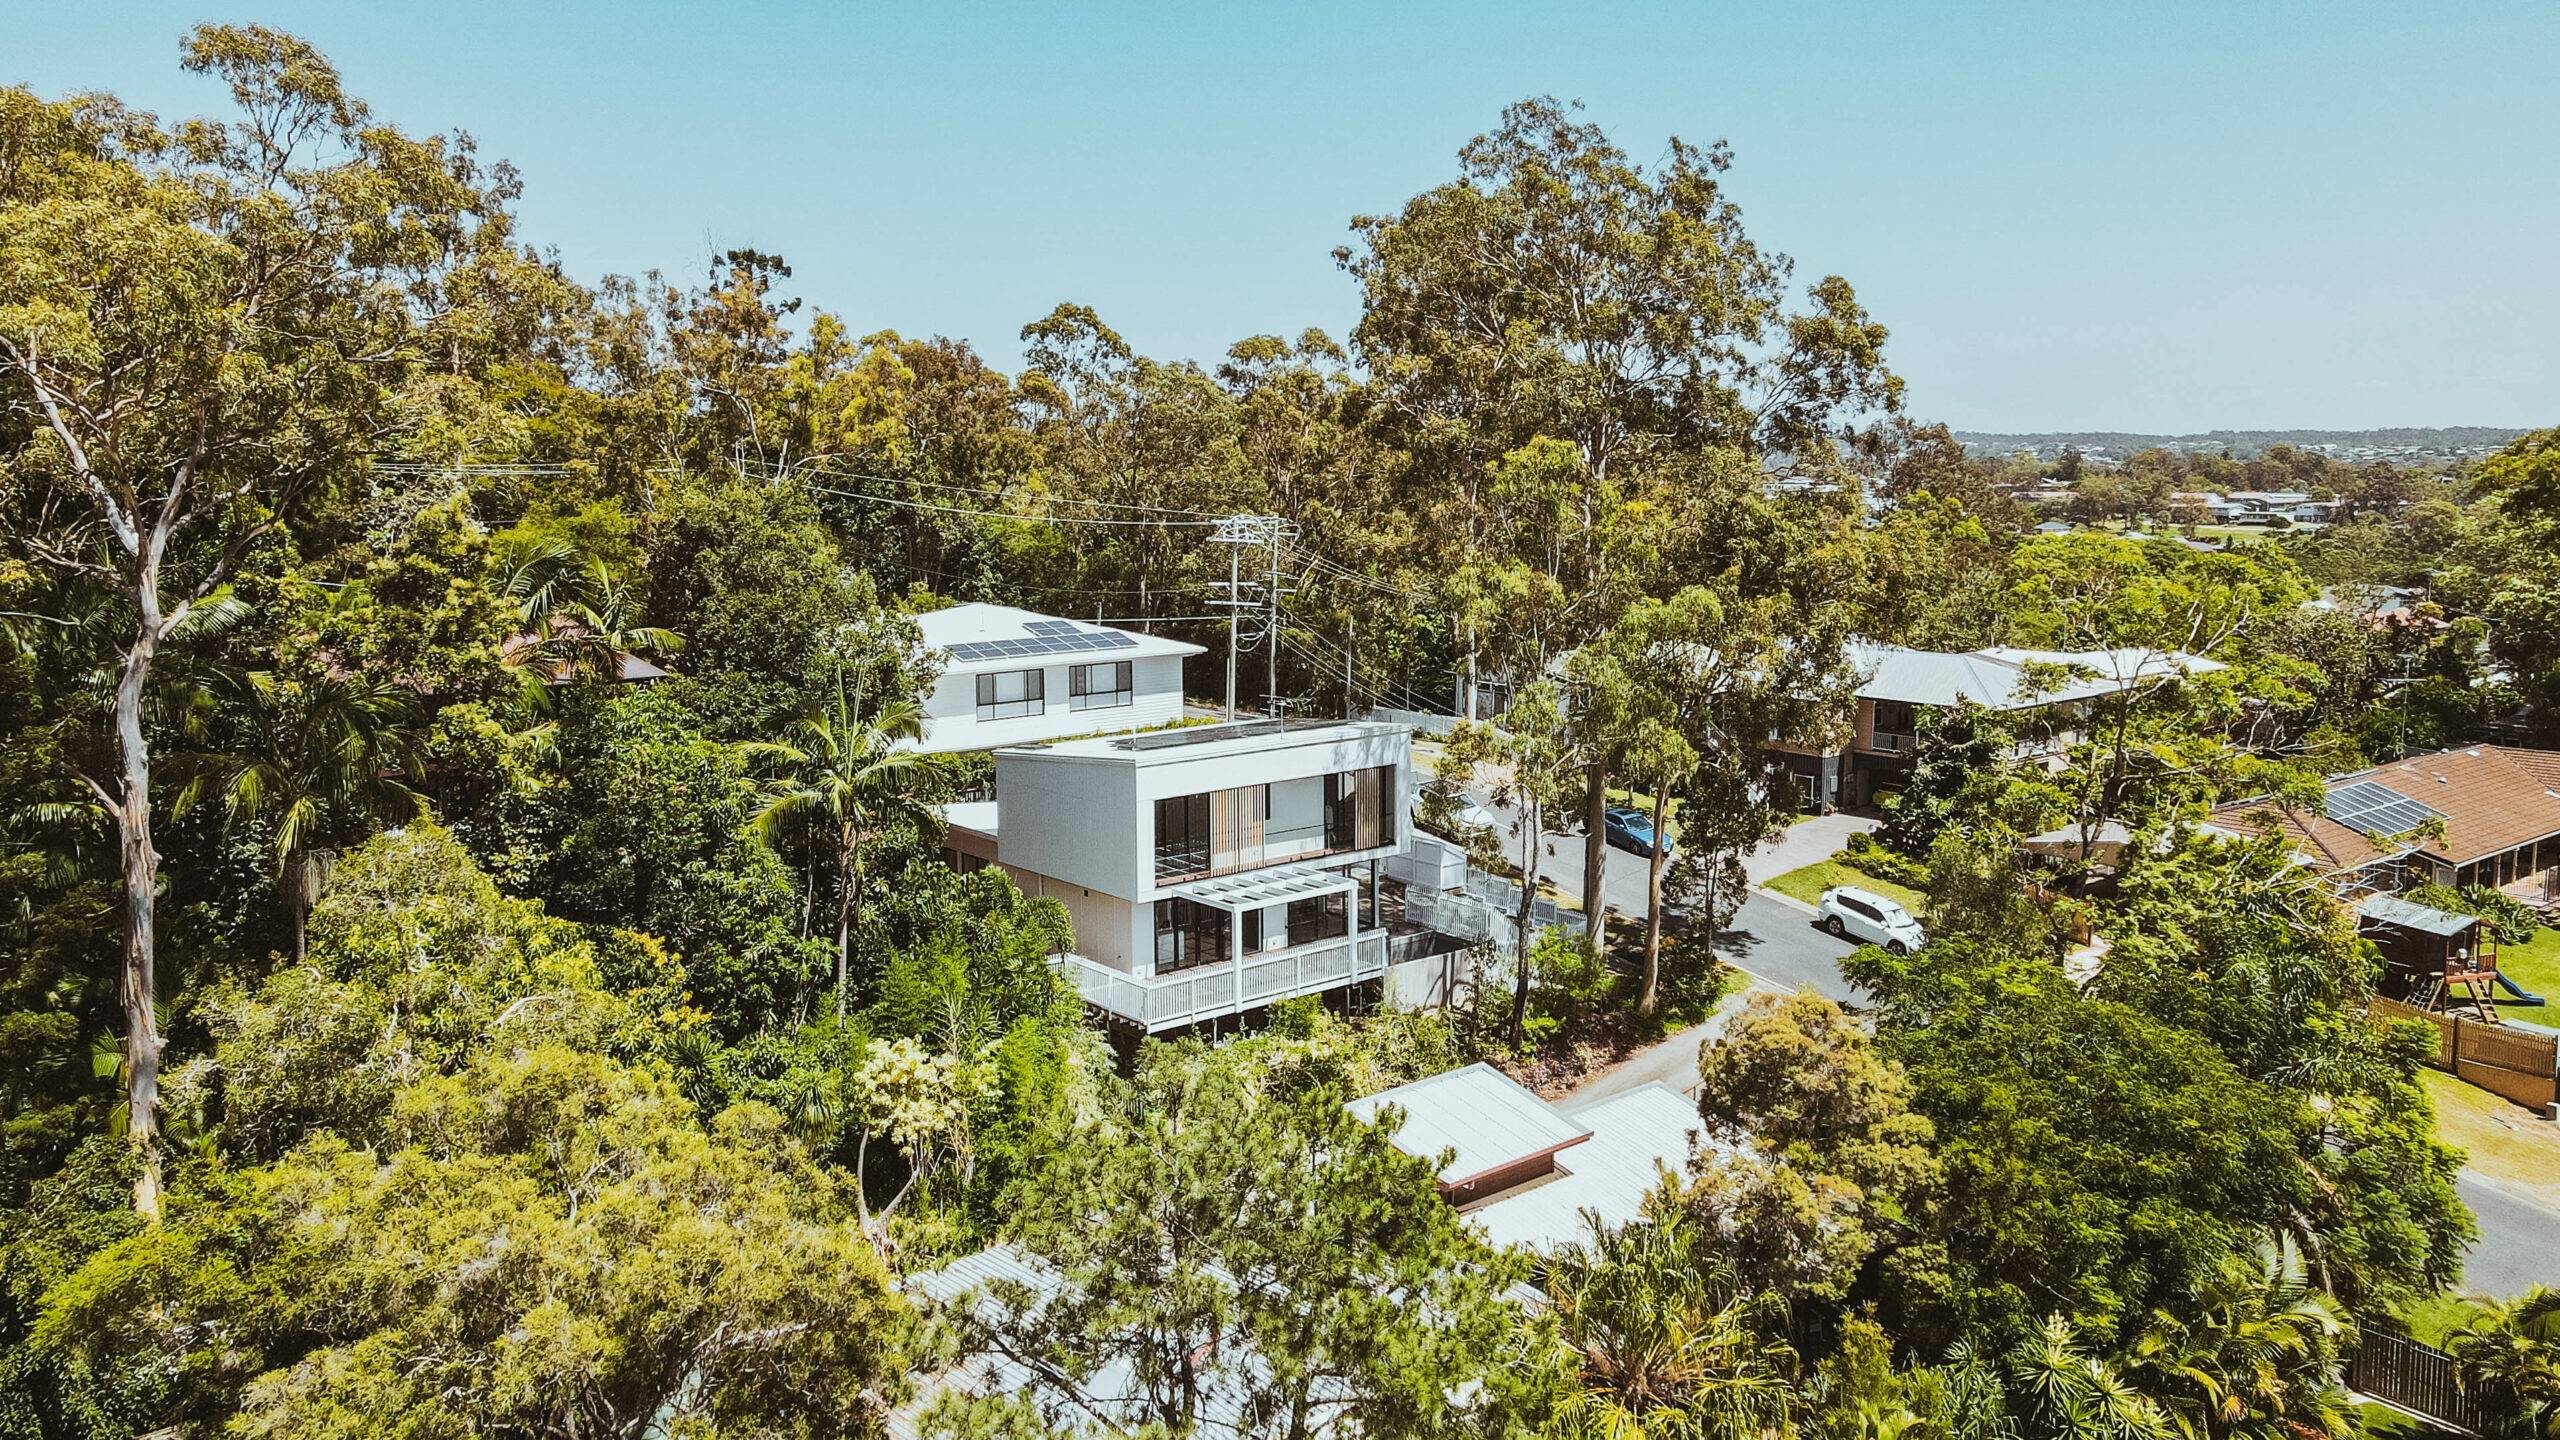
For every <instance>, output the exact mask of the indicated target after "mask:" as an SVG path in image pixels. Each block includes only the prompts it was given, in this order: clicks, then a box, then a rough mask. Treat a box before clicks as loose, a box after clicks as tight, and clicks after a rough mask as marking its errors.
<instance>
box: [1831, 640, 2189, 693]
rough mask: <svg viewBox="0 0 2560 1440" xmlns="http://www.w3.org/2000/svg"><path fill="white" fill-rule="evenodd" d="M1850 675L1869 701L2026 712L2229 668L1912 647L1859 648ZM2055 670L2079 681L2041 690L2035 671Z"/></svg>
mask: <svg viewBox="0 0 2560 1440" xmlns="http://www.w3.org/2000/svg"><path fill="white" fill-rule="evenodd" d="M1848 662H1849V668H1850V669H1851V670H1853V671H1855V672H1856V673H1858V674H1860V675H1863V676H1866V677H1867V679H1866V682H1865V683H1864V684H1862V685H1860V686H1859V687H1858V690H1857V694H1858V698H1860V699H1862V700H1897V701H1901V702H1903V703H1905V704H1910V705H1936V706H1952V705H1960V704H1968V703H1969V704H1974V705H1980V706H1983V707H1985V708H1987V709H1992V710H2023V709H2028V708H2031V707H2033V706H2038V705H2057V704H2061V703H2063V702H2065V701H2071V700H2087V699H2091V698H2094V697H2096V696H2100V695H2113V694H2115V693H2117V692H2118V691H2121V690H2125V689H2129V688H2131V687H2132V686H2133V685H2135V684H2137V683H2139V682H2141V681H2145V680H2155V679H2163V678H2166V677H2168V676H2171V675H2179V674H2186V675H2201V674H2205V673H2207V672H2209V671H2214V670H2219V669H2221V668H2222V664H2221V662H2220V661H2216V660H2208V659H2205V658H2204V657H2203V656H2200V655H2172V654H2164V653H2162V652H2160V651H2157V650H2142V649H2135V648H2120V649H2114V650H2027V649H2021V648H2019V647H2016V646H2010V645H1995V646H1991V647H1989V648H1987V649H1982V650H1959V651H1944V650H1914V649H1912V648H1910V647H1909V646H1906V645H1879V644H1875V643H1873V642H1871V641H1864V640H1860V641H1853V642H1851V643H1850V645H1849V647H1848ZM2037 665H2041V666H2054V667H2062V668H2067V669H2070V670H2072V671H2075V672H2086V673H2082V674H2075V675H2074V676H2073V678H2070V679H2066V680H2062V681H2060V682H2058V683H2055V684H2051V685H2047V686H2038V685H2036V684H2034V683H2033V682H2032V681H2031V679H2030V677H2029V674H2028V667H2030V666H2037Z"/></svg>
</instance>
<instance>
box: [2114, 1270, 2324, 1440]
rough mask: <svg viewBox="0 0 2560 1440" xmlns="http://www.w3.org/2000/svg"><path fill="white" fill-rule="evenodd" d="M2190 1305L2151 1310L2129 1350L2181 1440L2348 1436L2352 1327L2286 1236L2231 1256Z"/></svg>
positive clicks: (2134, 1363) (2133, 1362) (2135, 1366)
mask: <svg viewBox="0 0 2560 1440" xmlns="http://www.w3.org/2000/svg"><path fill="white" fill-rule="evenodd" d="M2186 1309H2187V1312H2188V1313H2185V1314H2174V1313H2172V1312H2170V1311H2167V1310H2158V1311H2154V1312H2153V1314H2152V1321H2151V1324H2150V1325H2149V1326H2148V1327H2147V1328H2146V1329H2145V1330H2144V1332H2143V1334H2142V1335H2141V1336H2140V1337H2139V1338H2138V1339H2136V1340H2135V1341H2134V1344H2133V1349H2132V1351H2131V1352H2130V1354H2129V1356H2128V1357H2127V1358H2128V1359H2129V1360H2130V1361H2131V1362H2132V1364H2133V1366H2134V1368H2135V1369H2136V1370H2138V1371H2141V1372H2144V1373H2146V1374H2148V1375H2150V1376H2151V1377H2154V1379H2155V1381H2156V1383H2155V1384H2154V1385H2153V1386H2152V1387H2151V1388H2152V1389H2153V1391H2154V1392H2155V1393H2156V1394H2158V1395H2160V1396H2161V1397H2162V1398H2163V1399H2164V1400H2165V1401H2166V1403H2167V1407H2168V1413H2169V1419H2170V1421H2171V1423H2172V1424H2174V1425H2175V1426H2176V1427H2177V1430H2178V1433H2179V1434H2180V1435H2181V1436H2182V1437H2185V1440H2221V1437H2224V1436H2229V1435H2234V1434H2264V1435H2270V1436H2273V1435H2283V1436H2290V1437H2302V1436H2310V1435H2333V1436H2335V1435H2346V1434H2350V1433H2353V1431H2354V1430H2355V1421H2354V1418H2353V1415H2352V1413H2351V1412H2350V1410H2349V1409H2348V1406H2347V1398H2346V1388H2345V1379H2344V1369H2343V1364H2342V1361H2341V1358H2340V1350H2341V1347H2342V1346H2343V1345H2345V1344H2346V1343H2348V1342H2349V1341H2351V1340H2352V1338H2353V1335H2354V1325H2353V1323H2352V1322H2350V1321H2349V1320H2348V1319H2347V1317H2346V1315H2345V1313H2344V1312H2343V1311H2342V1310H2341V1309H2340V1308H2339V1306H2338V1302H2337V1301H2336V1300H2334V1299H2332V1298H2330V1297H2329V1296H2328V1295H2326V1294H2324V1293H2322V1292H2321V1291H2320V1290H2319V1289H2318V1288H2317V1287H2315V1286H2314V1285H2312V1284H2311V1282H2310V1278H2309V1271H2308V1269H2307V1267H2306V1266H2305V1265H2304V1264H2303V1258H2302V1250H2301V1248H2300V1247H2299V1246H2297V1245H2296V1244H2295V1243H2294V1241H2293V1238H2292V1237H2291V1236H2289V1235H2288V1236H2280V1237H2270V1238H2268V1239H2266V1240H2263V1241H2261V1242H2260V1244H2259V1246H2258V1250H2257V1253H2256V1254H2255V1255H2254V1256H2238V1255H2235V1256H2231V1257H2229V1258H2227V1259H2226V1260H2225V1261H2224V1262H2223V1265H2222V1268H2221V1271H2220V1272H2219V1273H2218V1274H2217V1275H2216V1276H2215V1277H2214V1279H2213V1281H2212V1282H2211V1283H2210V1284H2208V1285H2207V1286H2206V1287H2205V1288H2204V1291H2203V1293H2202V1294H2200V1295H2198V1296H2197V1297H2196V1299H2195V1302H2194V1303H2192V1304H2191V1305H2190V1306H2188V1307H2186Z"/></svg>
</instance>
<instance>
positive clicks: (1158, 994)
mask: <svg viewBox="0 0 2560 1440" xmlns="http://www.w3.org/2000/svg"><path fill="white" fill-rule="evenodd" d="M1058 965H1059V968H1060V970H1061V971H1062V972H1063V973H1064V974H1065V975H1066V976H1067V978H1068V979H1070V980H1072V981H1074V982H1075V987H1076V993H1078V994H1079V995H1081V996H1083V997H1084V1001H1085V1003H1086V1004H1088V1005H1092V1006H1094V1007H1095V1008H1097V1009H1101V1010H1107V1011H1109V1012H1111V1013H1112V1014H1114V1015H1117V1016H1119V1017H1120V1018H1121V1019H1123V1020H1127V1021H1130V1022H1131V1023H1133V1024H1137V1025H1142V1026H1144V1027H1146V1028H1147V1029H1148V1030H1150V1031H1155V1030H1169V1029H1171V1028H1173V1027H1174V1026H1177V1025H1189V1024H1193V1023H1195V1022H1197V1021H1201V1020H1212V1019H1216V1018H1217V1017H1219V1016H1222V1015H1234V1014H1237V1013H1240V1012H1242V1011H1245V1010H1250V1009H1252V1008H1253V1007H1254V1006H1256V1005H1267V1004H1269V1003H1270V1002H1272V1001H1274V1000H1286V999H1288V998H1290V997H1291V996H1295V995H1315V994H1320V993H1322V992H1324V991H1327V990H1331V989H1334V988H1336V987H1338V986H1343V985H1350V984H1354V983H1356V982H1358V981H1362V980H1375V979H1377V978H1378V977H1379V976H1381V975H1384V974H1386V973H1387V934H1386V932H1385V931H1383V930H1367V931H1362V932H1360V933H1358V934H1354V935H1350V936H1346V937H1344V938H1342V939H1338V940H1319V941H1316V942H1314V943H1313V944H1308V945H1300V946H1298V947H1296V948H1294V949H1289V950H1275V951H1271V952H1269V953H1266V954H1261V955H1248V956H1246V957H1245V958H1244V960H1243V962H1242V963H1241V964H1238V963H1234V962H1230V963H1228V964H1224V965H1201V966H1197V967H1194V968H1192V969H1189V970H1182V971H1178V972H1176V973H1174V974H1171V975H1153V976H1140V975H1131V974H1129V973H1128V972H1126V971H1122V970H1114V969H1112V968H1111V967H1110V966H1108V965H1104V964H1100V963H1098V962H1096V961H1092V960H1088V959H1086V958H1085V957H1083V956H1082V955H1061V956H1059V957H1058Z"/></svg>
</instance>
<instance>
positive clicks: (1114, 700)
mask: <svg viewBox="0 0 2560 1440" xmlns="http://www.w3.org/2000/svg"><path fill="white" fill-rule="evenodd" d="M1133 668H1134V667H1133V666H1131V665H1130V663H1129V662H1128V661H1126V660H1106V661H1104V662H1102V663H1101V664H1099V665H1078V666H1075V667H1073V668H1071V669H1069V670H1068V671H1067V708H1069V709H1071V710H1111V709H1116V708H1118V707H1120V706H1122V705H1126V704H1128V703H1129V698H1130V690H1131V686H1130V681H1129V676H1130V672H1131V671H1132V669H1133Z"/></svg>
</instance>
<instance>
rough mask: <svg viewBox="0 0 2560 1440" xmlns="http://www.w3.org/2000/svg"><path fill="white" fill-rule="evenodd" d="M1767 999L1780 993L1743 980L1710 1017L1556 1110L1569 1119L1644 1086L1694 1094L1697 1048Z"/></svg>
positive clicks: (1595, 1080)
mask: <svg viewBox="0 0 2560 1440" xmlns="http://www.w3.org/2000/svg"><path fill="white" fill-rule="evenodd" d="M1768 993H1783V992H1781V991H1780V990H1779V987H1777V986H1775V985H1771V984H1770V983H1768V982H1767V981H1765V980H1757V979H1753V978H1752V977H1750V976H1747V975H1746V976H1744V977H1743V983H1742V984H1741V985H1740V986H1738V987H1736V988H1735V989H1734V991H1733V993H1731V994H1729V995H1727V996H1725V997H1724V998H1723V999H1722V1000H1720V1001H1718V1002H1716V1010H1715V1013H1714V1014H1712V1015H1710V1016H1708V1017H1707V1018H1706V1019H1704V1020H1702V1021H1700V1022H1698V1023H1697V1024H1695V1025H1692V1026H1690V1027H1689V1028H1688V1029H1686V1030H1682V1031H1680V1032H1678V1033H1677V1034H1674V1035H1671V1036H1669V1037H1667V1038H1665V1039H1662V1040H1659V1041H1656V1042H1655V1043H1653V1044H1651V1045H1648V1046H1646V1047H1645V1048H1643V1049H1642V1050H1639V1051H1637V1052H1636V1053H1634V1054H1633V1055H1630V1056H1628V1057H1627V1058H1626V1059H1624V1060H1621V1061H1619V1062H1618V1063H1617V1064H1616V1065H1613V1066H1611V1067H1610V1068H1608V1069H1606V1070H1603V1071H1601V1072H1600V1073H1599V1074H1597V1075H1593V1076H1590V1077H1588V1078H1586V1079H1585V1080H1584V1081H1583V1082H1582V1084H1581V1085H1580V1086H1579V1087H1577V1088H1576V1089H1575V1090H1574V1091H1573V1093H1571V1094H1569V1095H1567V1096H1565V1097H1564V1098H1563V1099H1562V1100H1560V1101H1558V1102H1556V1103H1557V1108H1559V1109H1561V1110H1564V1111H1565V1112H1567V1113H1571V1112H1573V1111H1575V1110H1579V1109H1581V1108H1582V1107H1584V1106H1586V1105H1596V1104H1598V1103H1600V1102H1601V1101H1603V1100H1606V1099H1608V1098H1610V1097H1611V1096H1614V1095H1624V1094H1626V1093H1627V1092H1628V1091H1630V1090H1640V1089H1642V1088H1644V1087H1645V1086H1647V1085H1668V1086H1670V1087H1671V1088H1672V1089H1674V1090H1677V1091H1679V1092H1680V1093H1681V1094H1683V1095H1695V1094H1697V1093H1698V1047H1699V1046H1701V1045H1703V1044H1705V1043H1706V1042H1707V1041H1708V1040H1710V1039H1712V1038H1714V1037H1715V1036H1717V1035H1720V1034H1722V1033H1724V1027H1725V1022H1727V1021H1729V1020H1731V1019H1732V1018H1733V1017H1734V1016H1735V1015H1736V1014H1738V1013H1740V1012H1741V1010H1742V1007H1743V1006H1745V1005H1747V1004H1749V1003H1750V1002H1751V997H1752V996H1754V995H1759V994H1768Z"/></svg>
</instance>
